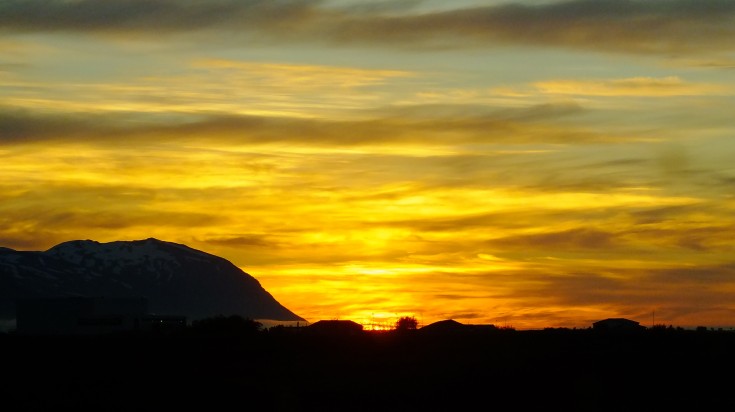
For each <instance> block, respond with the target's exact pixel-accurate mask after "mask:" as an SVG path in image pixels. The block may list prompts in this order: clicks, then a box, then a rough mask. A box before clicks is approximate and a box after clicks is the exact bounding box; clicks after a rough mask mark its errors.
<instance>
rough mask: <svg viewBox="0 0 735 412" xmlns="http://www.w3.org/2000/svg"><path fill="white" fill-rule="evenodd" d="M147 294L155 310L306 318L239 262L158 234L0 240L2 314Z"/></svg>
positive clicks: (9, 315)
mask: <svg viewBox="0 0 735 412" xmlns="http://www.w3.org/2000/svg"><path fill="white" fill-rule="evenodd" d="M65 296H68V297H71V296H88V297H99V296H106V297H121V298H122V297H145V298H147V299H148V301H149V308H150V310H151V312H154V313H159V314H176V315H184V316H187V318H189V319H191V320H195V319H200V318H205V317H213V316H218V315H225V316H228V315H239V316H243V317H246V318H251V319H269V320H275V321H304V319H303V318H301V317H300V316H298V315H296V314H295V313H294V312H292V311H291V310H289V309H287V308H286V307H284V306H283V305H281V304H280V303H279V302H278V301H277V300H276V299H275V298H274V297H273V296H272V295H271V294H270V293H269V292H268V291H266V290H265V289H264V288H263V287H262V285H260V282H258V280H257V279H255V278H254V277H253V276H251V275H250V274H248V273H246V272H244V271H243V270H242V269H240V268H238V267H237V266H235V265H234V264H233V263H232V262H230V261H228V260H227V259H225V258H222V257H220V256H217V255H213V254H210V253H207V252H204V251H201V250H198V249H194V248H192V247H189V246H187V245H184V244H180V243H174V242H169V241H163V240H159V239H156V238H147V239H142V240H131V241H125V240H118V241H112V242H106V243H101V242H98V241H95V240H90V239H85V240H70V241H66V242H62V243H59V244H57V245H55V246H52V247H50V248H48V249H47V250H45V251H16V250H13V249H10V248H5V247H0V319H6V320H7V319H11V318H14V317H15V302H16V301H17V300H19V299H26V298H39V297H65Z"/></svg>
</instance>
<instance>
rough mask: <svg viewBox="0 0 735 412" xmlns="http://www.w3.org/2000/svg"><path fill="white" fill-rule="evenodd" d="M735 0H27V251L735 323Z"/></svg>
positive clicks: (305, 296)
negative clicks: (154, 245)
mask: <svg viewBox="0 0 735 412" xmlns="http://www.w3.org/2000/svg"><path fill="white" fill-rule="evenodd" d="M734 38H735V2H733V1H731V0H708V1H701V0H645V1H644V0H594V1H593V0H572V1H554V0H546V1H544V0H509V1H472V0H463V1H456V2H440V1H437V0H426V1H421V0H406V1H382V0H373V1H356V0H355V1H344V0H324V1H295V0H277V1H266V0H209V1H205V0H188V1H183V0H181V1H174V0H145V1H144V0H114V1H113V0H75V1H71V0H70V1H62V0H27V1H13V0H0V246H4V247H10V248H14V249H17V250H45V249H47V248H49V247H51V246H53V245H55V244H57V243H60V242H63V241H67V240H75V239H92V240H97V241H100V242H108V241H114V240H137V239H145V238H148V237H155V238H158V239H161V240H166V241H171V242H177V243H184V244H187V245H189V246H191V247H194V248H197V249H200V250H203V251H206V252H209V253H212V254H216V255H220V256H222V257H225V258H226V259H229V260H230V261H232V262H233V263H235V264H236V265H238V266H239V267H241V268H242V269H243V270H244V271H246V272H247V273H249V274H251V275H252V276H254V277H255V278H256V279H258V280H259V281H260V282H261V284H262V285H263V286H264V287H265V288H266V290H268V291H269V292H270V293H271V294H272V295H273V296H274V297H275V298H276V299H277V300H278V301H279V302H281V303H282V304H283V305H284V306H286V307H287V308H289V309H291V310H292V311H294V312H295V313H296V314H298V315H300V316H302V317H304V318H306V319H307V320H309V321H312V322H313V321H317V320H320V319H351V320H355V321H358V322H362V323H365V324H367V323H370V322H378V323H380V322H386V323H391V322H394V321H395V319H396V318H397V317H399V316H415V317H416V318H417V319H418V320H419V322H420V323H421V324H428V323H431V322H435V321H438V320H443V319H454V320H457V321H460V322H463V323H473V324H479V323H493V324H496V325H502V326H512V327H515V328H517V329H530V328H542V327H588V326H590V325H591V323H592V322H594V321H596V320H600V319H604V318H608V317H626V318H630V319H634V320H637V321H639V322H641V323H642V324H644V325H649V324H650V322H651V318H652V314H653V313H654V312H655V320H656V322H657V323H663V324H667V325H668V324H673V325H680V326H697V325H707V326H733V325H735V299H734V298H735V258H734V257H733V256H735V254H733V252H734V251H735V247H734V246H735V245H734V243H733V240H735V218H734V217H733V216H735V190H734V189H735V118H734V117H733V107H735V42H733V39H734Z"/></svg>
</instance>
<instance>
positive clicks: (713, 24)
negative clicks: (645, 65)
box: [0, 0, 735, 54]
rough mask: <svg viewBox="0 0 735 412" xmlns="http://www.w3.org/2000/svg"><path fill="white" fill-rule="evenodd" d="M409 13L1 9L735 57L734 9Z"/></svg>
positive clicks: (66, 23) (383, 37)
mask: <svg viewBox="0 0 735 412" xmlns="http://www.w3.org/2000/svg"><path fill="white" fill-rule="evenodd" d="M410 9H411V8H410V7H406V8H403V10H400V12H398V13H395V12H394V13H390V12H385V10H386V9H384V8H379V10H376V9H375V8H365V7H345V8H341V9H339V8H329V7H327V6H325V5H324V4H323V3H322V2H319V1H310V2H304V1H291V0H280V1H265V0H249V1H234V0H220V1H207V2H204V1H189V2H180V1H173V0H148V1H144V0H118V1H99V0H82V1H73V2H71V1H61V0H49V1H46V0H29V1H6V2H3V4H1V5H0V29H5V30H7V31H70V32H80V31H82V32H84V31H94V32H109V33H115V32H122V33H126V34H128V35H135V34H142V35H158V34H161V33H191V32H194V31H197V30H207V29H216V30H223V31H227V32H229V33H233V32H239V33H244V34H255V35H256V36H254V37H251V39H255V38H257V39H259V40H264V39H269V40H271V41H273V40H276V41H279V40H280V41H284V40H288V41H304V40H317V41H326V42H332V43H351V44H354V43H358V44H368V45H370V44H373V45H381V46H389V47H409V46H410V47H412V48H416V47H447V48H465V47H477V46H488V45H491V44H527V45H537V46H559V47H572V48H583V49H595V50H606V51H614V52H634V53H665V54H671V53H674V54H676V53H699V52H702V51H723V50H727V51H729V50H732V49H733V45H732V41H731V40H732V38H733V35H734V34H735V24H733V23H734V18H735V3H733V2H732V1H729V0H709V1H707V2H702V1H699V0H666V1H664V0H648V1H643V0H596V1H588V0H572V1H565V2H555V3H544V4H534V5H530V4H528V3H524V2H521V1H516V2H515V3H506V4H502V5H490V6H482V7H475V8H466V9H456V10H443V11H434V12H424V13H411V12H410ZM381 10H383V11H381ZM388 11H390V10H388Z"/></svg>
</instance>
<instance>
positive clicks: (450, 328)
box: [420, 319, 466, 334]
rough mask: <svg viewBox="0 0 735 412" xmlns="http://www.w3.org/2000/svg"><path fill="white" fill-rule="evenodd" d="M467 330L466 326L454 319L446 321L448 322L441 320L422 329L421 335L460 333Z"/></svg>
mask: <svg viewBox="0 0 735 412" xmlns="http://www.w3.org/2000/svg"><path fill="white" fill-rule="evenodd" d="M465 329H466V325H464V324H462V323H459V322H457V321H456V320H453V319H446V320H440V321H438V322H434V323H430V324H428V325H426V326H424V327H422V328H421V329H420V331H421V333H434V334H444V333H456V332H460V331H464V330H465Z"/></svg>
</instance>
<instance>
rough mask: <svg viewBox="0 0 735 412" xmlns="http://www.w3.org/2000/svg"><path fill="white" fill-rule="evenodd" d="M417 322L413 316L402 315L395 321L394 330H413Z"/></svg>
mask: <svg viewBox="0 0 735 412" xmlns="http://www.w3.org/2000/svg"><path fill="white" fill-rule="evenodd" d="M418 324H419V322H418V321H417V320H416V318H414V317H413V316H403V317H401V318H400V319H398V321H397V322H396V330H399V331H405V330H415V329H416V328H417V327H418Z"/></svg>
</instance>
